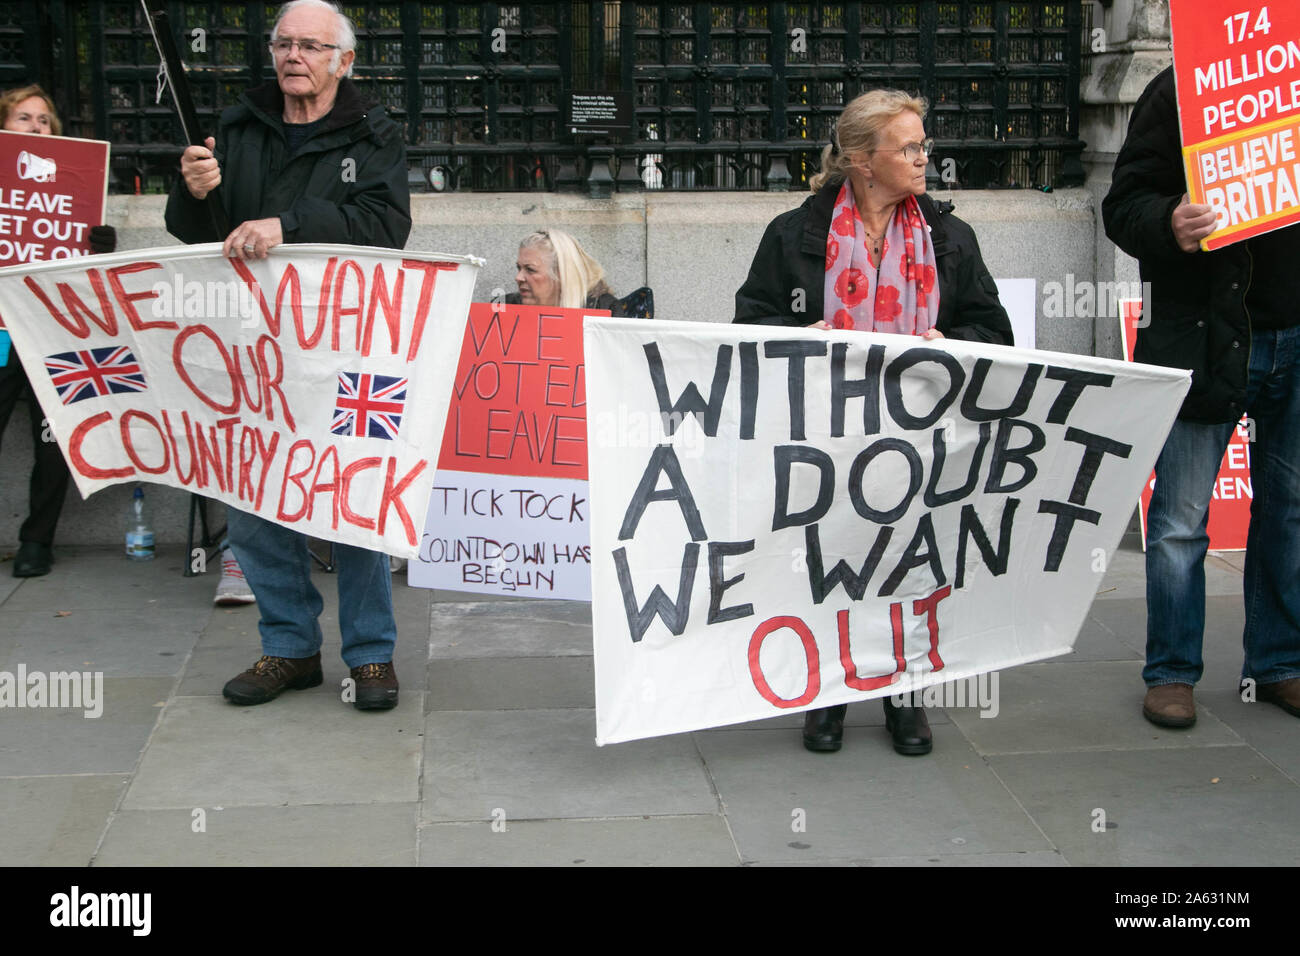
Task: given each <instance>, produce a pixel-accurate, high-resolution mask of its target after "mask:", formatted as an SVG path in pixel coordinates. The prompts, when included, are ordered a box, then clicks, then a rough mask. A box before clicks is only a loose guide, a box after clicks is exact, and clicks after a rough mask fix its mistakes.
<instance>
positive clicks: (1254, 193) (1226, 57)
mask: <svg viewBox="0 0 1300 956" xmlns="http://www.w3.org/2000/svg"><path fill="white" fill-rule="evenodd" d="M1169 24H1170V30H1171V33H1172V35H1173V45H1174V78H1175V82H1176V84H1177V88H1178V117H1179V123H1180V125H1181V129H1182V143H1183V163H1184V166H1185V168H1186V172H1187V193H1188V197H1189V198H1190V200H1191V201H1192V202H1194V203H1208V204H1209V205H1211V206H1213V207H1214V210H1215V213H1216V214H1217V216H1218V224H1217V228H1216V229H1215V231H1214V232H1213V233H1212V234H1210V235H1209V236H1207V237H1206V238H1205V239H1202V240H1201V247H1202V248H1204V249H1218V248H1220V247H1222V246H1226V245H1229V244H1231V243H1234V242H1240V241H1241V240H1242V239H1248V238H1250V237H1251V236H1257V235H1260V234H1262V233H1265V232H1271V231H1272V230H1274V229H1279V228H1281V227H1283V226H1287V225H1290V224H1291V223H1294V222H1297V221H1300V3H1296V2H1295V0H1269V2H1259V0H1254V2H1251V0H1170V3H1169Z"/></svg>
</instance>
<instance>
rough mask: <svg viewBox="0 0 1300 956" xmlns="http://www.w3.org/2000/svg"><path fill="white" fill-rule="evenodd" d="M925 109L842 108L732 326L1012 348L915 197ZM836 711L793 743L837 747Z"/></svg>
mask: <svg viewBox="0 0 1300 956" xmlns="http://www.w3.org/2000/svg"><path fill="white" fill-rule="evenodd" d="M925 112H926V102H925V100H923V99H920V98H917V97H913V96H911V95H910V94H908V93H906V92H904V91H902V90H871V91H869V92H867V93H863V94H862V95H861V96H858V97H857V98H855V99H854V100H853V101H851V102H850V103H849V104H848V105H847V106H845V107H844V110H843V112H841V114H840V118H839V121H838V122H837V124H836V129H835V132H834V133H833V134H832V137H831V143H830V144H829V145H828V146H826V148H825V149H824V150H823V151H822V168H821V172H819V173H818V174H817V175H815V176H813V177H812V178H811V179H810V180H809V186H810V187H811V188H812V191H813V195H812V196H810V197H808V199H806V200H804V203H803V205H801V206H800V207H799V208H797V209H792V210H791V211H790V212H787V213H783V214H781V215H780V216H777V217H776V218H775V219H774V220H772V222H771V223H770V224H769V225H768V227H767V231H766V232H765V233H764V234H763V239H762V241H761V242H760V243H759V246H758V251H757V252H756V253H755V254H754V262H753V264H752V265H751V266H750V269H749V276H748V277H747V278H746V279H745V283H744V285H742V286H741V287H740V289H739V290H738V291H737V292H736V315H735V319H734V320H733V321H735V322H749V323H756V324H761V325H780V326H805V327H809V328H817V329H832V328H834V329H855V330H858V331H867V332H871V331H876V332H893V333H896V334H901V335H909V334H910V335H916V336H918V337H920V338H923V339H928V340H934V339H943V338H953V339H966V340H968V341H972V342H990V343H994V344H1001V345H1010V344H1012V336H1011V322H1010V320H1009V319H1008V318H1007V313H1006V310H1005V309H1003V308H1002V303H1001V302H1000V301H999V299H998V288H997V284H996V283H995V282H994V281H993V278H992V276H990V275H989V271H988V269H987V268H985V266H984V259H983V257H982V256H981V255H980V249H979V243H977V242H976V240H975V232H974V230H972V229H971V227H970V226H968V225H967V224H966V223H964V222H962V221H961V220H960V219H958V218H957V217H956V216H954V215H952V208H953V207H952V203H949V202H936V201H934V200H933V199H931V198H930V197H929V196H927V195H925V188H926V187H925V169H926V164H927V163H928V161H929V158H930V157H929V152H930V148H931V147H932V145H933V143H932V141H931V140H928V139H927V138H926V136H925V128H924V125H923V122H922V121H923V120H924V119H925ZM797 309H798V310H800V311H796V310H797ZM883 701H884V706H885V728H886V729H887V730H888V731H889V734H890V736H891V737H892V739H893V745H894V750H895V751H897V752H898V753H900V754H906V755H911V756H920V755H922V754H927V753H929V752H930V749H931V746H932V742H931V733H930V723H929V720H928V719H927V718H926V716H925V710H924V709H923V708H921V707H919V706H907V705H899V704H897V703H895V701H894V700H892V699H891V698H890V697H885V698H883ZM913 703H915V700H913ZM846 709H847V708H846V705H844V704H837V705H835V706H833V707H820V708H816V709H814V710H810V711H808V712H807V713H806V714H805V715H804V730H803V742H804V746H805V747H807V748H808V749H809V750H812V751H820V752H826V753H830V752H834V751H837V750H839V749H840V744H841V740H842V737H843V731H844V715H845V711H846Z"/></svg>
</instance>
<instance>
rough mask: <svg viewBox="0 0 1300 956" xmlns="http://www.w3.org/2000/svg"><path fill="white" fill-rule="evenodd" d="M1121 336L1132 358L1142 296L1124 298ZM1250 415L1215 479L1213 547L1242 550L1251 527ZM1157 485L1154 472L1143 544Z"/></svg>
mask: <svg viewBox="0 0 1300 956" xmlns="http://www.w3.org/2000/svg"><path fill="white" fill-rule="evenodd" d="M1120 309H1121V312H1120V315H1121V322H1120V336H1121V337H1122V338H1123V340H1124V356H1125V358H1127V359H1128V360H1129V361H1130V362H1131V361H1133V346H1134V345H1135V344H1136V343H1137V329H1138V322H1139V321H1140V320H1141V318H1142V300H1141V299H1126V300H1124V302H1122V303H1121V304H1120ZM1250 442H1251V434H1250V419H1248V418H1245V417H1243V418H1242V420H1241V421H1239V422H1238V423H1237V427H1236V428H1234V429H1233V431H1232V438H1231V439H1229V441H1228V447H1227V449H1226V450H1225V451H1224V453H1223V462H1222V463H1221V464H1220V465H1219V474H1218V476H1217V477H1215V479H1214V492H1213V495H1212V497H1211V498H1210V517H1209V526H1208V529H1207V530H1208V533H1209V535H1210V547H1211V548H1212V549H1213V550H1215V551H1244V550H1245V549H1246V534H1247V533H1248V532H1249V531H1250V503H1251V501H1253V500H1254V497H1255V494H1254V491H1253V490H1252V488H1251V484H1250ZM1155 486H1156V476H1155V472H1152V473H1151V477H1150V478H1148V479H1147V483H1146V484H1145V485H1144V486H1143V487H1142V511H1141V516H1142V547H1143V548H1145V547H1146V539H1147V508H1148V507H1149V506H1150V504H1151V492H1152V491H1153V490H1154V489H1155Z"/></svg>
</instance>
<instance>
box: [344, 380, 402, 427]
mask: <svg viewBox="0 0 1300 956" xmlns="http://www.w3.org/2000/svg"><path fill="white" fill-rule="evenodd" d="M408 381H409V379H405V378H397V377H395V376H392V375H372V374H370V373H369V372H339V394H338V398H337V400H336V401H335V403H334V421H333V423H331V425H330V432H331V433H333V434H335V435H352V436H354V437H370V438H387V439H388V440H390V441H391V440H392V439H394V438H396V437H397V430H398V429H399V428H401V426H402V411H403V409H404V408H405V406H406V383H407V382H408Z"/></svg>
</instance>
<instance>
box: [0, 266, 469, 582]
mask: <svg viewBox="0 0 1300 956" xmlns="http://www.w3.org/2000/svg"><path fill="white" fill-rule="evenodd" d="M480 264H481V260H478V259H473V258H470V257H465V256H444V255H433V254H427V253H415V252H403V251H400V250H392V249H374V248H369V247H358V246H332V245H283V246H278V247H276V248H275V249H273V250H272V252H271V255H270V256H269V257H268V258H266V259H262V260H251V261H247V262H241V261H238V260H233V259H226V258H224V257H223V256H222V255H221V247H220V245H219V244H215V243H214V244H209V245H200V246H178V247H174V248H163V249H146V250H135V251H130V252H119V253H116V254H113V255H107V256H95V257H92V258H85V259H79V260H76V261H74V262H51V263H40V264H34V265H26V266H14V267H11V268H8V269H0V316H3V318H4V322H5V324H6V325H7V326H8V327H9V330H10V332H11V333H12V334H13V340H14V345H15V346H16V347H17V349H18V353H19V355H20V356H21V358H22V360H23V367H24V369H25V370H26V372H27V375H28V378H29V379H30V380H31V382H32V386H33V388H34V389H35V391H36V395H37V397H38V398H39V399H40V402H41V406H42V407H43V408H44V409H45V411H46V413H47V414H48V416H49V418H50V425H51V428H52V430H53V432H54V435H55V436H56V437H57V438H58V441H59V445H60V447H61V448H62V449H63V453H64V457H65V458H66V459H67V461H68V466H69V468H70V469H71V470H72V474H73V477H74V478H75V480H76V482H77V487H78V488H79V489H80V491H81V493H82V495H83V496H84V495H90V494H91V493H93V492H95V491H97V490H99V489H100V488H103V487H105V486H107V485H112V484H117V483H119V482H124V481H151V482H157V483H159V484H165V485H171V486H172V487H176V488H184V489H187V490H190V491H196V492H200V493H202V494H204V495H207V496H209V497H212V498H216V499H218V500H221V501H224V502H225V503H226V504H228V505H232V506H234V507H237V508H240V509H242V510H244V511H249V512H253V513H256V514H258V515H260V516H262V517H264V518H267V519H268V520H271V521H276V522H278V523H280V524H284V525H288V526H292V527H295V528H297V529H298V530H301V531H303V532H306V533H308V534H311V535H314V536H316V537H320V538H324V539H327V540H331V541H340V542H343V543H346V544H354V545H360V546H362V547H367V548H373V549H375V550H382V551H387V552H389V553H392V554H398V555H403V556H406V557H414V556H415V555H416V551H417V546H418V543H419V535H420V531H421V530H422V529H423V527H424V518H425V511H426V509H427V507H428V501H429V499H428V490H429V485H430V483H431V481H432V479H433V470H434V463H436V461H437V454H438V448H439V445H440V442H441V440H442V429H443V423H444V422H445V420H446V413H447V399H448V396H449V395H450V393H451V384H452V376H453V373H454V372H455V369H456V360H457V356H458V352H459V349H458V347H457V346H458V345H459V343H460V341H461V336H462V334H463V331H464V325H465V315H466V312H467V310H468V308H469V300H470V295H471V294H472V291H473V288H474V278H475V275H476V273H477V271H478V267H479V265H480Z"/></svg>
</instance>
